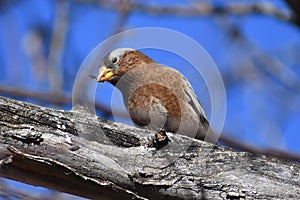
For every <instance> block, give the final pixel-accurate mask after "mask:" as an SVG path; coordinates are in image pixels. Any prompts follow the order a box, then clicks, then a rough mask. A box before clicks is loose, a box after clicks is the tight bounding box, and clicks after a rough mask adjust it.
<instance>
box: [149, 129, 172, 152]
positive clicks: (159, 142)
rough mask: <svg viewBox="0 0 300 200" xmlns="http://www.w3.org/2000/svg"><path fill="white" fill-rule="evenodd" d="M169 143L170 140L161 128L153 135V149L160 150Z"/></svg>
mask: <svg viewBox="0 0 300 200" xmlns="http://www.w3.org/2000/svg"><path fill="white" fill-rule="evenodd" d="M169 141H170V139H169V137H168V136H167V133H166V131H165V130H164V129H163V128H161V129H159V130H158V132H156V133H155V136H154V139H153V147H155V148H156V149H161V148H162V147H164V146H166V145H167V144H168V142H169Z"/></svg>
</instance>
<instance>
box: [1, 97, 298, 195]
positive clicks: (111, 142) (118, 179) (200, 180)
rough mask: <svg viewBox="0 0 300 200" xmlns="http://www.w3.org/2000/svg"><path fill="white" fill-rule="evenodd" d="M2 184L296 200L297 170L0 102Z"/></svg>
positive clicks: (80, 191) (79, 191) (84, 115)
mask: <svg viewBox="0 0 300 200" xmlns="http://www.w3.org/2000/svg"><path fill="white" fill-rule="evenodd" d="M0 111H1V112H0V123H1V126H0V176H2V177H6V178H10V179H15V180H18V181H22V182H26V183H29V184H33V185H39V186H44V187H47V188H52V189H56V190H60V191H63V192H68V193H72V194H75V195H79V196H83V197H87V198H93V199H116V198H118V199H132V198H135V199H168V198H169V199H226V198H227V199H243V198H245V199H258V198H261V199H272V198H274V199H286V198H292V199H299V198H300V176H299V171H300V167H299V164H298V163H293V162H289V161H283V160H278V159H275V158H268V157H266V156H262V155H260V156H254V155H253V154H250V153H247V152H238V151H234V150H232V149H229V148H225V147H221V146H217V145H213V144H209V143H206V142H203V141H198V140H195V139H192V138H188V137H185V136H180V135H170V134H169V136H170V139H171V141H170V142H169V144H167V145H166V146H165V147H164V148H162V149H160V150H156V149H155V148H152V147H151V144H152V137H153V136H154V132H153V131H150V130H144V129H138V128H135V127H131V126H127V125H124V124H120V123H115V122H111V121H107V120H104V119H101V118H99V117H96V116H95V115H93V114H90V113H88V112H87V111H85V109H83V108H80V107H78V108H76V109H74V110H72V111H59V110H54V109H49V108H44V107H40V106H36V105H32V104H28V103H25V102H20V101H15V100H12V99H7V98H3V97H0Z"/></svg>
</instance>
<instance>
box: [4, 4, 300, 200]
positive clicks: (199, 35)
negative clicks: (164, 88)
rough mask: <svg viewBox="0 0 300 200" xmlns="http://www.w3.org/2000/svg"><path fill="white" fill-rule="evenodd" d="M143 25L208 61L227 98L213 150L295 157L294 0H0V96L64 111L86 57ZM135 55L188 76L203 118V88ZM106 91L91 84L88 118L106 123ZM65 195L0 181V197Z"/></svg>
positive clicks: (299, 148) (299, 120)
mask: <svg viewBox="0 0 300 200" xmlns="http://www.w3.org/2000/svg"><path fill="white" fill-rule="evenodd" d="M148 26H152V27H163V28H169V29H173V30H176V31H179V32H181V33H183V34H186V35H187V36H189V37H191V38H193V39H194V40H196V41H197V42H198V43H199V44H201V45H202V46H203V47H204V48H205V49H206V51H207V52H208V53H209V55H210V56H211V57H212V59H213V60H214V62H215V63H216V65H217V67H218V69H219V71H220V73H221V75H222V78H223V80H224V84H225V88H226V95H227V113H226V121H225V125H224V129H223V132H222V140H220V144H222V145H227V146H232V147H235V148H237V149H244V150H248V151H252V152H258V153H266V154H277V155H279V156H281V157H284V158H287V159H299V157H300V145H299V141H300V134H299V130H300V68H299V66H300V29H299V28H300V1H298V0H269V1H268V0H259V1H258V0H257V1H254V0H247V1H246V0H227V1H221V0H189V1H188V0H186V1H183V0H172V1H171V0H149V1H141V0H140V1H138V0H132V1H130V0H107V1H102V0H72V1H68V0H57V1H55V0H43V1H41V0H26V1H22V0H0V95H2V96H6V97H10V98H14V99H18V100H22V101H26V102H30V103H34V104H38V105H42V106H46V107H52V108H56V109H64V110H70V109H71V107H72V89H73V84H74V80H75V77H76V73H77V72H78V69H79V67H80V65H81V63H82V62H83V60H84V59H85V57H86V56H87V55H88V54H89V52H90V51H91V50H92V49H93V48H94V47H95V46H96V45H97V44H99V43H100V42H102V41H104V40H105V39H107V38H108V37H110V36H112V35H114V34H116V33H118V32H120V31H123V30H128V29H132V28H138V27H148ZM143 52H144V53H146V54H147V55H149V56H151V57H152V58H153V59H154V60H156V61H157V62H159V63H162V64H165V65H168V66H174V67H175V68H176V69H177V70H179V71H181V72H182V73H183V74H185V75H187V78H188V79H189V80H190V81H191V83H192V85H193V87H194V89H195V90H196V93H197V95H198V96H199V99H200V101H201V102H202V104H203V106H204V109H205V110H206V111H207V113H208V115H210V111H209V109H210V108H209V106H210V102H208V98H206V97H207V95H206V94H204V95H202V91H205V86H202V85H197V81H196V82H195V80H193V77H192V76H190V77H189V74H190V73H189V71H188V69H189V68H188V67H187V65H188V63H187V62H186V61H184V59H182V58H180V57H176V56H174V55H172V54H170V53H167V52H160V51H156V50H151V49H148V50H145V51H143ZM99 91H101V94H99V93H100V92H99ZM111 91H112V86H110V85H109V84H101V85H99V86H98V88H97V93H96V98H95V101H96V109H97V114H98V115H99V116H101V117H104V118H106V119H110V120H113V119H114V118H113V117H112V115H111V103H110V102H111V101H110V97H111ZM103 94H107V95H103ZM122 112H123V111H120V113H119V114H120V117H122V116H123V115H122ZM122 122H125V123H129V124H130V121H129V120H128V119H123V120H122ZM74 198H75V197H74V196H69V195H66V194H61V193H58V192H56V191H51V190H47V189H44V188H39V187H33V186H29V185H26V184H22V183H17V182H14V181H11V180H6V179H0V199H74Z"/></svg>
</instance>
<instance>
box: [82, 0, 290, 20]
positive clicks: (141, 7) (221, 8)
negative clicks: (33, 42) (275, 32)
mask: <svg viewBox="0 0 300 200" xmlns="http://www.w3.org/2000/svg"><path fill="white" fill-rule="evenodd" d="M77 2H79V3H89V4H95V5H98V6H101V7H105V8H107V9H113V10H121V9H122V6H120V5H122V4H121V3H120V2H122V0H120V1H103V0H84V1H83V0H77ZM134 11H138V12H143V13H148V14H153V15H178V16H200V15H219V14H222V15H223V14H235V15H249V14H262V15H269V16H273V17H275V18H278V19H280V20H282V21H286V22H294V21H293V18H292V16H291V14H290V12H288V11H287V10H282V9H280V8H277V7H276V6H275V5H274V4H273V3H271V2H264V3H261V2H257V3H256V2H255V3H249V2H244V3H241V2H240V3H239V2H234V3H232V2H228V3H224V4H223V5H215V4H213V3H210V2H203V1H192V0H191V1H190V6H182V5H174V4H172V5H168V6H162V5H161V4H150V3H145V2H141V1H132V2H130V3H129V5H128V12H134Z"/></svg>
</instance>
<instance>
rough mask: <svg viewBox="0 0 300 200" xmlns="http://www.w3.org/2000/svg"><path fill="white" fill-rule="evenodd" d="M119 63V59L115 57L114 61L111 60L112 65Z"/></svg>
mask: <svg viewBox="0 0 300 200" xmlns="http://www.w3.org/2000/svg"><path fill="white" fill-rule="evenodd" d="M118 62H119V57H114V58H113V59H112V60H111V63H112V64H117V63H118Z"/></svg>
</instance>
